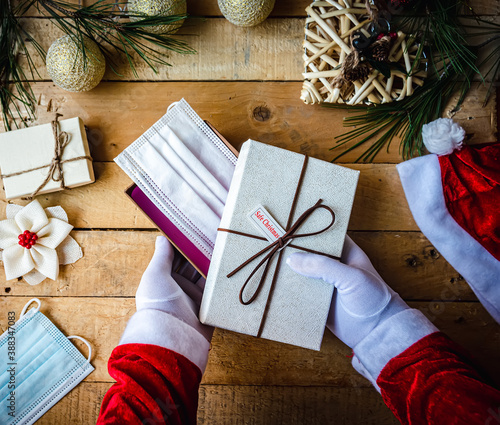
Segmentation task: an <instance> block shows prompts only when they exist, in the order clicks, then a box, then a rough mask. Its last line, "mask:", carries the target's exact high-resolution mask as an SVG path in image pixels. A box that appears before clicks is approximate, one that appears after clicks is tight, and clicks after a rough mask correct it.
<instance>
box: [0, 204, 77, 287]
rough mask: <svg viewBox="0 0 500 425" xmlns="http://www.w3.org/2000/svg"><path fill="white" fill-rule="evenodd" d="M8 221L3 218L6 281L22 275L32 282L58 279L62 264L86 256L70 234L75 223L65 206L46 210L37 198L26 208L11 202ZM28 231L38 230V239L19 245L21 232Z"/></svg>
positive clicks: (0, 242)
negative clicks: (30, 243)
mask: <svg viewBox="0 0 500 425" xmlns="http://www.w3.org/2000/svg"><path fill="white" fill-rule="evenodd" d="M6 215H7V220H3V221H0V250H3V251H2V252H0V259H1V260H2V261H3V265H4V270H5V277H6V279H7V280H9V279H14V278H17V277H20V276H23V278H24V280H26V282H28V283H29V284H30V285H38V284H39V283H40V282H42V281H43V280H44V279H45V278H47V277H48V278H49V279H52V280H56V279H57V277H58V276H59V264H63V265H64V264H72V263H74V262H75V261H77V260H79V259H80V258H82V257H83V253H82V249H81V248H80V245H78V243H77V242H76V241H75V240H74V239H73V238H72V237H71V236H69V233H70V231H71V230H72V229H73V226H72V225H71V224H69V223H68V216H67V214H66V212H65V211H64V210H63V209H62V207H59V206H57V207H49V208H46V209H45V210H44V209H43V207H42V206H41V205H40V203H39V202H38V201H37V200H35V201H33V202H31V203H29V204H28V205H26V206H25V207H22V206H20V205H14V204H8V205H7V208H6ZM25 230H28V231H30V232H32V233H36V234H37V236H38V239H37V241H36V243H35V245H33V246H32V247H31V249H27V248H24V247H22V246H21V245H19V238H18V237H19V235H20V234H22V233H23V232H24V231H25Z"/></svg>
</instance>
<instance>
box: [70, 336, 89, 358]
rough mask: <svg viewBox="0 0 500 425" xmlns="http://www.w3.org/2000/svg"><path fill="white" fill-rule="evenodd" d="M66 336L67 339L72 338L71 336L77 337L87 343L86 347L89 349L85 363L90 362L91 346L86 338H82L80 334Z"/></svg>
mask: <svg viewBox="0 0 500 425" xmlns="http://www.w3.org/2000/svg"><path fill="white" fill-rule="evenodd" d="M66 338H68V339H73V338H75V339H79V340H80V341H82V342H84V343H85V344H86V345H87V347H88V349H89V356H88V358H87V363H90V359H91V358H92V347H91V346H90V343H89V342H88V341H87V340H86V339H84V338H82V337H81V336H78V335H71V336H68V337H66Z"/></svg>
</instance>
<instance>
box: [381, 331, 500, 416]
mask: <svg viewBox="0 0 500 425" xmlns="http://www.w3.org/2000/svg"><path fill="white" fill-rule="evenodd" d="M377 384H378V386H379V387H380V390H381V394H382V397H383V399H384V402H385V403H386V404H387V406H388V407H389V408H390V409H391V410H392V412H393V413H394V415H395V416H396V417H397V418H398V419H399V421H400V422H401V423H402V424H411V425H416V424H426V425H442V424H446V425H459V424H460V425H461V424H463V425H476V424H477V425H493V424H499V423H500V391H499V390H497V389H495V388H493V387H492V386H490V385H488V384H487V383H486V381H485V380H484V379H483V378H482V377H481V376H480V374H479V373H478V372H477V371H476V369H475V368H474V366H473V365H472V364H471V362H470V360H468V358H467V355H466V354H465V353H464V350H463V349H462V348H461V347H460V346H458V345H457V344H455V343H454V342H452V341H451V340H450V339H449V338H448V337H447V336H446V335H444V334H442V333H440V332H437V333H433V334H431V335H429V336H426V337H425V338H423V339H421V340H420V341H418V342H417V343H415V344H413V345H412V346H411V347H410V348H408V349H407V350H405V351H404V352H403V353H401V354H400V355H398V356H396V357H394V358H393V359H391V360H390V361H389V363H388V364H387V365H386V366H385V367H384V369H382V372H381V373H380V375H379V377H378V379H377Z"/></svg>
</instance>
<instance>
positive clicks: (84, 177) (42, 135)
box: [0, 117, 94, 199]
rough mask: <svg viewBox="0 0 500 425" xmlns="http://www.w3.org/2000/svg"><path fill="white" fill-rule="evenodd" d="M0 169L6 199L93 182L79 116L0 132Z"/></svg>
mask: <svg viewBox="0 0 500 425" xmlns="http://www.w3.org/2000/svg"><path fill="white" fill-rule="evenodd" d="M0 170H1V173H2V179H3V186H4V189H5V197H6V198H7V199H14V198H21V197H23V196H35V195H38V194H42V193H49V192H56V191H58V190H63V189H64V188H71V187H77V186H83V185H85V184H88V183H93V182H94V170H93V168H92V158H91V156H90V151H89V146H88V142H87V135H86V133H85V127H84V125H83V122H82V120H81V119H80V118H78V117H77V118H71V119H67V120H63V121H60V122H59V121H57V119H56V120H54V121H53V122H52V123H50V124H43V125H39V126H35V127H28V128H23V129H20V130H15V131H9V132H6V133H1V134H0Z"/></svg>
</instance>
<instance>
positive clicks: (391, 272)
mask: <svg viewBox="0 0 500 425" xmlns="http://www.w3.org/2000/svg"><path fill="white" fill-rule="evenodd" d="M158 234H159V233H158V232H155V231H134V232H130V231H92V232H89V231H74V232H73V236H74V237H75V239H76V240H77V241H78V243H79V244H80V245H81V246H82V247H83V250H84V253H85V256H84V257H83V258H82V259H81V260H79V261H77V262H76V263H75V264H72V265H70V266H63V267H61V271H60V274H59V278H58V279H57V281H52V280H50V279H47V280H45V281H44V282H43V283H42V284H40V285H36V286H31V285H28V284H27V283H26V282H24V281H21V282H18V281H17V280H16V279H14V280H10V281H7V282H5V283H4V285H3V287H0V291H1V292H2V294H3V295H6V296H11V297H12V296H27V297H32V296H44V297H48V296H50V297H59V296H63V297H76V296H80V297H134V296H135V291H136V289H137V285H138V284H139V282H140V279H141V276H142V273H143V272H144V270H145V269H146V267H147V265H148V263H149V261H150V259H151V257H152V255H153V251H154V239H155V238H156V236H157V235H158ZM350 235H351V236H352V238H353V239H354V241H355V242H357V243H358V244H359V245H360V246H361V247H362V248H363V249H364V250H365V252H366V253H367V254H368V256H369V257H370V258H371V259H372V261H373V263H374V265H375V267H376V268H377V270H378V271H379V273H380V274H381V275H382V277H383V278H384V279H385V280H386V282H387V283H388V284H389V285H390V286H391V287H392V288H393V289H394V290H395V291H396V292H398V293H399V294H400V295H401V296H402V297H403V298H404V299H405V300H438V299H441V298H445V299H446V298H447V299H450V297H453V298H452V299H453V300H460V301H475V300H477V299H476V297H475V295H474V294H473V292H472V291H471V289H470V287H469V285H467V283H466V282H465V281H464V280H463V279H462V278H461V277H460V275H459V274H458V273H457V272H456V271H455V270H453V268H452V267H451V266H450V265H449V264H448V263H447V262H446V260H445V259H444V258H443V257H442V256H441V255H440V254H439V253H438V252H437V251H436V250H435V249H434V247H433V246H432V245H431V244H430V243H429V241H428V240H427V239H426V238H425V237H424V236H423V235H422V233H420V232H402V233H399V232H350ZM131 259H133V262H132V261H131ZM0 265H1V262H0ZM0 272H1V270H0Z"/></svg>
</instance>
